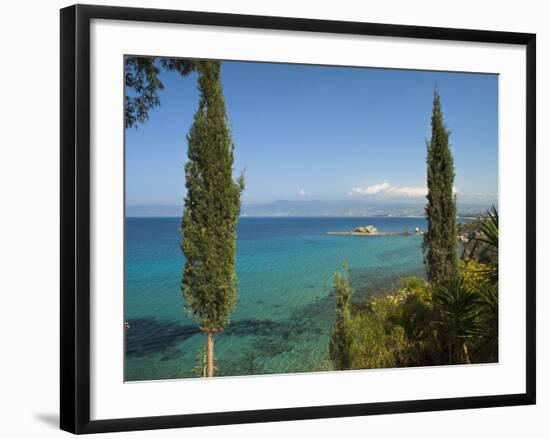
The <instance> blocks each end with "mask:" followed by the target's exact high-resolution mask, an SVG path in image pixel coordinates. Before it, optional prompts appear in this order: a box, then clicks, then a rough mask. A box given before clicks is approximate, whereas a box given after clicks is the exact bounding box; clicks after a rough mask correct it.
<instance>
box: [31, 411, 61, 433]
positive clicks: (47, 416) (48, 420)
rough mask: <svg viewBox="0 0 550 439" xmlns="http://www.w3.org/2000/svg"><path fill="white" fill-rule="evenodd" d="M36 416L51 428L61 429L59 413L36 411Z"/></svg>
mask: <svg viewBox="0 0 550 439" xmlns="http://www.w3.org/2000/svg"><path fill="white" fill-rule="evenodd" d="M34 418H35V419H37V420H38V421H40V422H42V424H44V425H46V426H48V427H49V428H53V429H55V430H59V415H58V414H57V413H35V414H34Z"/></svg>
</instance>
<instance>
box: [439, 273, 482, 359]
mask: <svg viewBox="0 0 550 439" xmlns="http://www.w3.org/2000/svg"><path fill="white" fill-rule="evenodd" d="M477 299H478V298H477V296H476V294H475V293H474V292H472V291H471V289H470V288H467V286H466V284H465V282H464V279H463V277H462V276H457V277H456V278H454V279H452V280H450V281H447V282H445V283H443V284H439V285H437V287H436V288H435V289H434V292H433V302H434V308H435V310H436V312H437V320H436V324H437V326H438V328H439V337H440V340H441V344H442V347H443V349H444V351H445V354H446V355H447V356H448V363H449V364H460V363H470V362H471V359H470V355H469V351H468V344H467V342H468V340H469V339H471V338H472V336H473V331H474V327H475V323H476V318H477V312H478V303H477Z"/></svg>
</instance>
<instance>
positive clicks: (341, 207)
mask: <svg viewBox="0 0 550 439" xmlns="http://www.w3.org/2000/svg"><path fill="white" fill-rule="evenodd" d="M424 206H425V204H423V203H388V202H386V203H383V202H378V203H377V202H372V201H365V200H338V201H322V200H296V201H295V200H276V201H272V202H270V203H265V204H244V205H243V207H242V209H241V216H244V217H246V216H260V217H262V216H268V217H290V216H301V217H304V216H305V217H308V216H312V217H313V216H315V217H319V216H329V217H330V216H332V217H342V216H351V217H355V216H423V215H424ZM488 207H489V206H486V205H482V204H464V203H460V202H459V203H458V206H457V210H458V214H459V215H460V216H476V215H479V214H480V213H484V212H485V211H487V209H488ZM181 213H182V207H181V206H166V205H141V206H127V207H126V216H129V217H136V216H137V217H144V216H181Z"/></svg>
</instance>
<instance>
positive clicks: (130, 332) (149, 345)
mask: <svg viewBox="0 0 550 439" xmlns="http://www.w3.org/2000/svg"><path fill="white" fill-rule="evenodd" d="M128 324H129V326H130V327H129V329H127V330H126V354H127V355H132V356H136V357H142V356H147V355H150V354H155V353H160V352H166V351H173V350H174V349H175V346H176V345H177V344H178V343H180V342H182V341H184V340H187V339H188V338H190V337H192V336H193V335H195V334H198V333H200V330H199V328H198V327H197V326H196V325H181V324H179V323H175V322H171V321H162V320H156V319H152V318H142V319H130V320H128Z"/></svg>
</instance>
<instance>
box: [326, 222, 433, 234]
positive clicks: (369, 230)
mask: <svg viewBox="0 0 550 439" xmlns="http://www.w3.org/2000/svg"><path fill="white" fill-rule="evenodd" d="M422 233H423V232H422V231H421V230H420V229H419V228H418V227H416V228H415V229H414V232H410V231H408V230H404V231H402V232H379V231H378V229H377V228H376V227H374V226H373V225H368V226H359V227H356V228H354V229H353V230H352V231H350V232H327V235H351V236H409V235H422Z"/></svg>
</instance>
